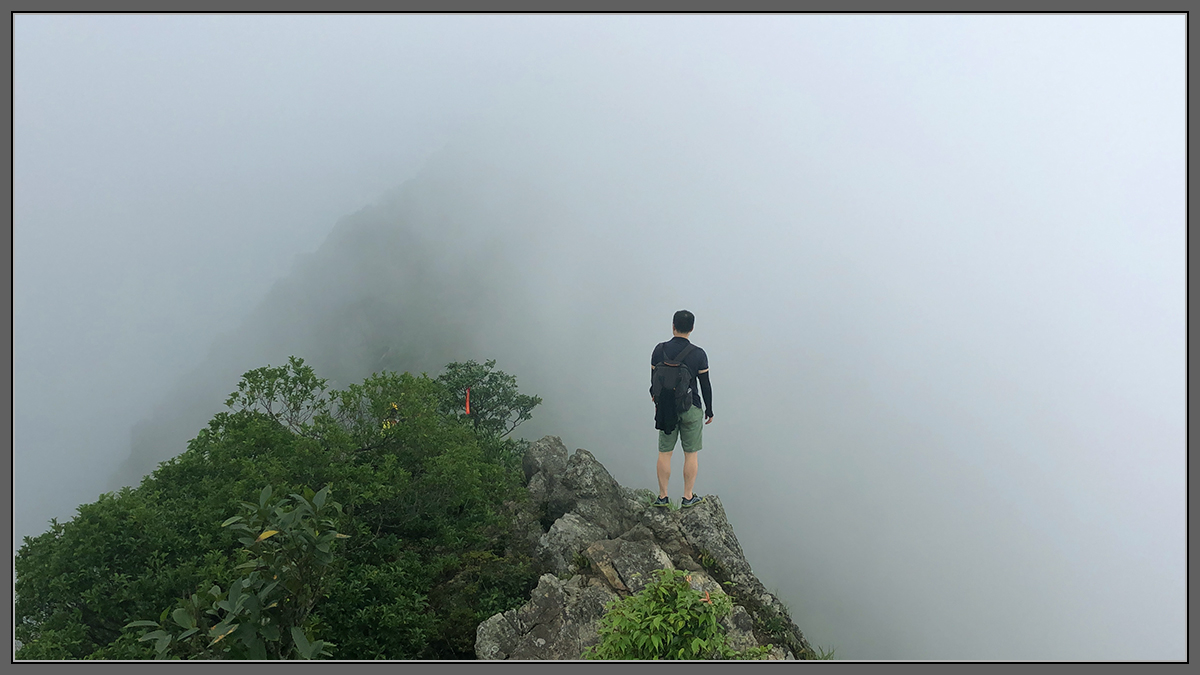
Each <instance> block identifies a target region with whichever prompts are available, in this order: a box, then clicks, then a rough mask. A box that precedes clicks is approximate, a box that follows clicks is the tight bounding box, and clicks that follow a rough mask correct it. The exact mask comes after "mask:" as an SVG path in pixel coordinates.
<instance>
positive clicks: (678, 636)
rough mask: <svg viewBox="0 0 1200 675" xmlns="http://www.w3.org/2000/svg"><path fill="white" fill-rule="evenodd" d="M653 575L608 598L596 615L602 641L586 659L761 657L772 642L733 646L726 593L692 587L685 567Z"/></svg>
mask: <svg viewBox="0 0 1200 675" xmlns="http://www.w3.org/2000/svg"><path fill="white" fill-rule="evenodd" d="M655 576H656V578H655V580H654V581H653V582H651V583H650V584H649V585H647V586H646V587H645V588H643V589H642V590H640V591H638V592H637V593H635V594H633V595H631V596H628V597H626V598H623V599H619V600H614V601H613V602H612V603H610V604H609V606H608V608H607V611H606V612H605V614H604V617H603V618H602V619H601V620H600V642H599V644H597V645H595V646H594V647H590V648H588V649H587V650H586V651H585V653H584V658H588V659H642V660H658V659H759V658H763V657H764V656H765V655H766V653H767V652H768V651H770V646H769V645H768V646H767V647H755V648H752V649H747V650H745V651H740V652H739V651H737V650H734V649H732V648H731V647H729V645H728V644H727V643H726V640H725V629H724V627H723V626H722V625H721V624H720V620H721V619H722V618H724V617H725V616H727V615H728V614H729V613H730V612H731V611H732V609H733V604H732V602H731V601H730V599H729V597H728V596H726V595H723V594H722V595H717V596H715V597H709V596H708V594H707V593H704V594H701V593H700V592H698V591H696V590H695V589H693V588H692V586H691V584H690V583H689V578H690V577H689V576H688V574H687V572H684V571H682V570H666V569H664V570H656V571H655Z"/></svg>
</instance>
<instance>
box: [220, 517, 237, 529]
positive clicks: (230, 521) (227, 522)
mask: <svg viewBox="0 0 1200 675" xmlns="http://www.w3.org/2000/svg"><path fill="white" fill-rule="evenodd" d="M241 519H242V517H241V516H233V517H232V518H226V519H225V522H223V523H221V527H229V526H230V525H232V524H234V523H236V522H238V521H239V520H241Z"/></svg>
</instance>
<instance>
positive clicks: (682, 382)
mask: <svg viewBox="0 0 1200 675" xmlns="http://www.w3.org/2000/svg"><path fill="white" fill-rule="evenodd" d="M664 344H665V343H664ZM695 348H696V345H693V344H690V343H689V344H688V345H687V346H686V347H684V348H683V349H682V350H681V351H680V352H679V353H678V354H677V355H676V356H675V358H673V359H668V358H667V354H666V351H665V350H664V351H663V360H662V361H659V362H658V363H656V364H654V376H653V377H652V378H651V379H650V395H651V396H653V397H654V428H655V429H660V430H662V431H664V432H666V433H668V434H669V433H671V432H672V431H674V430H675V423H676V422H677V421H678V420H679V416H680V415H682V414H683V413H685V412H687V409H688V408H690V407H692V392H691V390H690V389H689V385H691V383H692V371H691V370H690V369H689V368H688V367H687V366H686V365H684V363H683V360H684V359H685V358H687V355H688V354H689V353H691V351H692V350H693V349H695Z"/></svg>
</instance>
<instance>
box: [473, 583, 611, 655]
mask: <svg viewBox="0 0 1200 675" xmlns="http://www.w3.org/2000/svg"><path fill="white" fill-rule="evenodd" d="M615 597H616V594H615V593H614V592H613V591H612V590H611V589H609V588H608V587H607V586H605V585H604V584H602V583H596V582H595V581H594V580H590V579H587V578H585V577H582V576H575V577H572V578H571V579H570V580H568V581H565V582H564V581H562V580H560V579H559V578H558V577H555V576H554V575H552V574H545V575H542V578H541V579H539V580H538V585H537V588H535V589H533V593H532V594H531V597H530V599H529V602H528V603H527V604H525V605H524V606H523V607H521V608H520V609H510V610H509V611H507V612H504V613H503V614H496V615H494V616H492V617H491V618H490V619H488V620H486V621H484V622H483V623H481V624H479V628H478V629H477V630H476V638H475V653H476V655H477V656H478V657H479V658H481V659H578V658H580V657H581V655H582V654H583V651H584V650H585V649H587V648H588V647H590V646H592V645H594V644H596V643H597V642H598V641H599V639H600V638H599V632H598V628H599V626H598V622H599V620H600V617H602V616H603V615H604V608H605V606H606V605H607V604H608V603H609V602H610V601H611V600H613V599H614V598H615Z"/></svg>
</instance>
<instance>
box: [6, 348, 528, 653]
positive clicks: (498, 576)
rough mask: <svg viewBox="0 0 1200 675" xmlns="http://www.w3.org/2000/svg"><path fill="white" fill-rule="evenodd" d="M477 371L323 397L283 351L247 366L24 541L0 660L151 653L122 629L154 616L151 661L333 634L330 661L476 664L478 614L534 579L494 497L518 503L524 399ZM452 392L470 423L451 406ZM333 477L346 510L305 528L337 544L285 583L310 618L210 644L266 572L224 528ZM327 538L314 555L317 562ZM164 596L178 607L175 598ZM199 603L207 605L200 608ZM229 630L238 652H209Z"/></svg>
mask: <svg viewBox="0 0 1200 675" xmlns="http://www.w3.org/2000/svg"><path fill="white" fill-rule="evenodd" d="M492 363H493V362H491V361H489V362H487V363H485V364H482V365H480V364H475V363H471V362H468V363H467V364H450V365H448V366H447V376H444V377H442V378H439V379H433V378H430V377H427V376H425V375H421V376H414V375H411V374H409V373H394V372H384V373H378V374H375V375H372V376H371V377H368V378H366V379H365V380H363V381H362V382H360V383H358V384H351V385H348V386H347V387H346V388H345V389H341V390H327V389H326V387H325V381H324V380H323V379H321V378H318V377H317V376H316V375H315V373H314V372H313V369H312V368H311V367H310V366H308V365H306V364H305V363H304V361H303V360H302V359H298V358H292V359H289V360H288V363H287V365H285V366H281V367H266V368H259V369H256V370H252V371H249V372H247V373H246V374H245V375H244V376H243V378H242V380H241V382H240V383H239V384H238V387H237V391H235V392H234V393H233V394H231V395H230V396H229V398H228V400H227V401H226V403H227V405H228V407H229V410H228V411H226V412H221V413H218V414H217V415H215V416H214V417H213V418H212V420H211V421H210V422H209V424H208V426H207V427H206V428H204V429H201V430H200V431H199V433H198V434H197V435H196V436H195V438H193V439H192V440H191V441H189V442H188V445H187V450H186V451H185V452H183V453H182V454H180V455H178V456H176V457H174V458H172V459H170V460H168V461H166V462H163V463H162V464H161V465H159V467H158V468H157V469H156V470H155V471H154V473H153V474H151V475H150V476H147V477H146V478H145V479H144V480H143V481H142V483H141V485H140V486H138V487H136V488H125V489H123V490H121V491H119V492H116V493H111V494H106V495H101V496H100V498H99V499H98V500H97V501H96V502H93V503H91V504H84V505H82V506H80V507H79V509H78V514H77V515H76V516H75V517H74V518H72V519H71V520H70V521H68V522H63V523H59V522H57V521H55V522H53V523H52V525H51V527H50V529H49V530H48V531H47V532H44V533H42V534H40V535H38V536H36V537H27V538H26V539H25V542H24V545H23V546H22V547H21V549H20V551H19V552H18V554H17V556H16V560H15V561H14V564H15V567H16V576H17V578H16V588H15V591H16V601H15V607H14V613H15V615H16V617H15V618H16V627H15V628H16V630H15V633H16V634H15V637H16V639H18V640H20V641H21V643H22V647H21V648H20V649H19V650H18V651H17V653H16V654H15V657H16V658H17V659H20V660H23V659H142V658H154V657H155V656H156V655H157V653H158V650H157V649H156V648H157V646H158V645H159V644H160V642H159V641H160V640H161V639H162V635H155V637H154V638H151V639H149V640H145V641H139V639H138V638H139V637H144V635H143V632H144V631H143V630H141V629H143V628H147V627H150V626H148V625H146V624H142V625H138V626H133V627H130V626H129V623H130V622H133V621H147V620H151V619H155V618H158V621H157V622H156V623H158V624H159V626H158V627H157V628H158V629H159V630H163V631H164V633H166V634H167V635H173V636H174V637H172V638H171V639H170V640H168V641H166V643H165V646H166V649H165V650H163V654H162V655H169V656H179V657H181V658H187V657H191V658H221V657H222V656H229V655H231V654H232V653H233V651H236V650H239V649H242V648H243V647H244V648H245V649H246V650H250V649H251V648H252V649H253V655H255V656H258V657H262V656H263V655H264V654H265V655H266V657H267V658H274V657H277V656H283V657H290V656H304V655H305V654H308V655H311V656H316V655H319V654H320V653H321V652H322V651H325V650H324V649H323V648H324V647H325V646H328V645H330V644H336V645H337V652H336V654H337V658H339V659H353V660H360V659H362V660H373V659H472V658H474V657H475V653H474V635H475V628H476V626H477V625H478V624H479V622H480V621H481V620H482V619H481V617H482V618H487V617H488V616H491V615H492V614H495V613H496V612H501V611H505V610H508V609H512V608H514V607H519V606H520V605H521V604H523V603H524V602H525V601H527V600H528V598H529V592H530V590H532V588H533V587H534V585H536V583H537V579H538V573H539V571H540V570H539V569H536V567H535V565H534V564H533V563H532V562H531V561H530V560H528V559H527V558H525V557H523V556H522V555H519V554H517V553H510V552H509V549H510V548H511V547H510V546H508V545H507V542H506V538H507V537H508V536H509V535H508V532H509V529H510V525H511V514H510V512H509V510H508V509H507V507H506V506H505V503H506V502H508V501H520V500H521V499H523V498H525V495H524V488H523V487H522V480H523V478H524V474H523V473H522V471H521V468H520V461H519V458H520V455H521V453H522V451H523V448H524V442H523V441H520V440H518V439H513V438H511V437H510V436H509V435H508V434H509V433H510V432H511V431H512V429H513V428H515V427H516V425H517V424H519V423H520V422H521V421H523V420H526V419H529V416H530V411H531V409H532V408H533V407H534V406H535V405H536V404H537V403H538V402H539V401H540V399H537V397H532V396H525V395H522V394H519V392H517V390H516V383H515V378H512V377H511V376H508V375H506V374H504V373H501V372H499V371H494V370H493V369H492V367H491V365H492ZM466 386H470V387H471V413H472V415H471V416H470V417H468V416H466V415H465V414H464V413H465V409H460V408H459V407H458V406H459V404H460V401H459V400H458V399H459V397H460V396H463V395H464V394H465V387H466ZM464 402H465V401H464ZM477 414H478V417H477V416H476V415H477ZM330 484H333V485H336V486H337V495H338V501H339V502H340V503H341V504H342V507H343V513H342V514H341V515H339V516H338V518H337V520H338V521H339V522H338V525H337V528H336V530H334V529H333V528H332V527H325V526H323V525H319V523H318V525H317V527H320V528H321V531H322V532H326V531H333V532H335V533H345V534H347V535H349V538H347V539H340V538H337V537H334V539H336V540H337V541H338V542H339V543H338V544H337V546H336V549H335V550H336V553H337V559H336V560H335V561H334V562H333V564H329V565H324V564H317V565H316V566H315V567H311V569H312V570H313V571H316V572H319V573H320V575H322V578H321V579H319V580H318V579H316V578H315V577H311V580H312V581H314V582H316V581H319V584H314V585H311V586H310V587H309V589H308V590H305V589H303V588H302V589H301V591H303V598H304V599H303V602H302V603H301V604H300V605H298V607H300V608H301V609H304V608H305V607H307V609H305V610H304V611H307V612H309V614H308V615H307V618H304V617H300V616H299V615H297V617H295V618H292V619H281V620H280V623H279V627H280V628H281V629H282V630H281V633H280V636H279V638H278V639H275V632H274V629H268V631H267V634H266V638H265V639H262V642H263V644H262V647H263V649H262V651H259V648H258V647H257V646H254V645H256V644H257V643H255V642H254V640H249V643H250V644H247V643H246V642H245V641H240V642H239V640H241V638H243V637H246V638H249V637H250V636H249V629H239V630H243V631H245V632H243V633H234V634H231V635H230V636H229V637H227V638H223V639H222V640H221V641H220V642H217V643H216V644H215V645H210V644H209V643H211V641H212V640H213V639H215V637H216V636H215V635H213V636H207V633H208V631H209V630H211V628H213V627H214V625H215V624H216V623H219V621H220V620H222V619H225V618H226V615H227V614H228V612H226V611H225V610H224V609H221V608H220V607H219V606H218V605H219V604H220V603H222V602H225V603H232V604H230V607H237V600H238V599H240V598H243V597H245V598H247V599H246V600H244V601H243V605H242V609H243V610H244V609H247V607H249V606H250V605H253V604H254V601H252V600H249V599H248V596H247V593H250V592H251V591H253V592H254V594H255V595H256V596H257V595H258V594H259V593H263V591H264V590H265V589H266V586H267V585H269V583H270V581H273V580H274V579H271V580H270V581H267V578H268V577H267V572H266V569H265V568H264V569H261V570H258V571H257V576H256V577H254V578H253V579H251V578H250V577H251V573H252V572H253V571H251V572H248V571H247V569H246V568H243V569H239V565H241V564H243V563H247V562H250V561H251V559H260V560H265V559H264V558H263V557H262V556H261V555H260V554H259V553H255V552H253V551H251V550H250V549H249V548H246V547H245V546H243V544H242V543H239V539H238V537H239V535H243V534H245V532H244V531H238V529H239V528H235V527H234V523H233V522H231V523H230V524H229V525H228V526H226V527H222V526H221V523H222V521H225V520H226V519H228V518H229V517H230V516H232V515H234V514H235V513H237V512H238V506H239V503H240V502H241V501H242V500H243V499H245V498H246V497H247V495H253V494H258V492H259V490H261V489H262V487H263V486H264V485H271V486H273V489H274V491H275V492H276V493H277V494H279V495H290V494H293V493H294V494H297V495H301V494H302V495H305V496H304V499H306V500H309V502H310V503H311V502H312V500H314V499H315V498H316V495H315V494H310V493H308V492H305V487H304V486H321V485H330ZM259 506H260V505H254V507H255V509H257V508H258V507H259ZM293 506H294V507H296V508H301V510H302V511H303V508H302V505H301V504H300V503H299V502H293V503H291V504H289V505H288V506H287V507H286V509H285V510H286V512H287V513H291V512H292V511H293ZM312 507H313V508H314V510H315V509H317V508H319V507H318V505H316V504H315V503H314V504H312ZM326 508H332V503H331V502H330V503H328V504H326ZM272 513H273V512H272ZM267 515H268V516H270V517H274V516H272V515H271V514H267ZM283 515H284V514H280V517H282V516H283ZM251 516H252V514H248V515H247V516H243V517H244V518H247V520H245V521H242V522H243V523H244V524H245V526H246V527H250V528H251V529H255V528H258V529H257V531H256V532H255V534H258V532H261V531H262V529H263V527H262V526H263V523H260V522H257V521H256V522H253V523H252V522H251V519H252V518H251ZM306 517H307V516H306ZM306 517H305V518H306ZM302 519H303V518H302ZM318 520H319V519H318ZM234 522H239V521H234ZM314 522H316V521H314ZM281 524H282V523H281ZM270 529H278V528H275V527H274V526H273V525H272V526H271V528H270ZM297 536H299V535H297ZM320 536H321V535H320V534H318V535H317V537H318V538H319V537H320ZM301 538H303V537H301ZM299 541H300V539H296V538H292V537H285V536H284V535H282V534H279V535H273V536H271V537H269V538H265V539H263V540H262V541H261V542H259V543H258V544H257V545H256V546H257V548H258V549H262V550H263V551H264V552H265V551H266V550H267V549H271V548H272V547H276V546H280V545H282V544H284V543H285V542H292V543H296V542H299ZM330 541H332V540H330ZM325 543H327V542H320V541H316V540H314V543H313V546H312V547H311V548H312V549H313V551H315V553H316V554H320V555H321V556H322V557H323V556H324V554H325V552H324V551H321V550H320V547H323V546H324V544H325ZM305 545H306V546H307V544H305ZM306 550H307V549H306ZM285 554H286V552H285ZM287 555H290V554H287ZM314 555H315V554H314ZM281 560H282V559H281V558H276V559H275V562H279V561H281ZM313 560H314V561H316V562H318V563H319V562H320V561H317V560H316V558H315V557H314V559H313ZM264 564H273V563H272V562H271V561H265V562H264ZM273 575H274V573H273V572H272V573H271V576H273ZM281 578H282V577H281ZM247 581H249V585H248V586H247V584H246V582H247ZM306 583H307V582H306ZM214 586H215V587H217V591H215V592H216V596H212V597H210V595H209V591H210V590H212V589H213V587H214ZM235 587H236V588H235ZM276 590H277V588H276V589H272V590H271V591H269V592H267V593H264V595H263V597H267V596H269V595H270V594H271V593H275V592H276ZM289 593H291V591H289ZM193 594H195V599H194V602H193V600H192V595H193ZM231 595H233V598H234V599H233V600H232V601H231V600H230V596H231ZM181 598H183V599H185V601H186V603H191V604H188V606H186V607H185V606H181V605H178V604H177V603H178V602H179V601H180V599H181ZM315 599H319V601H314V602H309V600H315ZM186 603H185V604H186ZM246 603H250V605H247V604H246ZM259 604H260V605H262V606H261V607H260V610H262V609H264V608H265V605H268V604H270V601H268V602H266V603H264V602H262V601H261V600H259ZM214 606H217V607H216V609H217V611H218V613H219V616H214V615H212V614H209V613H208V612H207V610H208V609H213V608H214ZM294 606H297V605H291V604H289V605H288V611H289V612H291V611H292V607H294ZM164 608H168V609H170V610H171V611H169V612H167V613H166V614H165V615H164V614H162V611H163V609H164ZM176 610H179V612H178V618H179V621H183V622H184V624H188V622H189V619H187V618H186V617H185V613H187V614H188V615H190V616H194V617H195V618H196V619H197V621H196V626H197V628H198V629H197V631H195V632H194V633H191V634H190V635H189V636H188V637H186V638H183V639H184V641H185V644H183V645H180V643H179V642H178V640H179V637H180V636H182V633H184V632H186V631H187V630H190V624H189V625H188V626H187V627H185V626H184V625H183V624H180V623H179V622H178V621H176V617H175V614H176ZM272 611H274V610H272ZM260 614H261V612H260ZM261 618H262V617H261V616H260V619H261ZM210 619H212V621H211V622H210V623H209V624H206V625H204V626H202V625H201V624H202V623H203V622H204V621H210ZM229 625H232V624H227V626H226V628H228V626H229ZM238 625H239V626H241V625H244V624H243V623H241V622H240V621H239V623H238ZM260 625H261V626H264V627H265V626H266V624H261V623H260ZM292 626H297V627H298V628H299V629H300V630H301V631H302V633H303V635H301V636H297V635H295V634H293V633H292V631H291V627H292ZM176 628H178V631H176ZM167 631H172V632H170V633H168V632H167ZM151 632H153V631H151ZM201 632H204V633H205V635H200V633H201ZM300 637H303V639H304V641H303V642H302V641H301V640H300V639H299V638H300ZM201 638H205V639H203V640H202V639H201ZM234 638H236V639H234ZM260 638H262V634H261V633H260ZM201 642H203V644H201ZM230 642H237V643H238V644H240V645H241V647H230V648H229V649H230V652H229V653H228V654H227V653H225V652H224V651H218V650H223V649H224V647H225V645H226V643H230ZM320 643H324V644H320ZM210 646H211V647H212V648H211V649H210V648H209V647H210ZM239 653H241V652H239ZM245 653H246V654H247V655H250V654H251V652H250V651H246V652H245Z"/></svg>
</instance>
